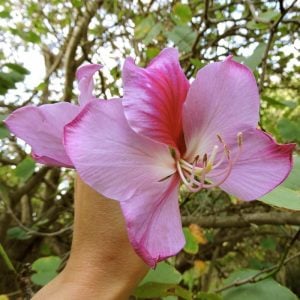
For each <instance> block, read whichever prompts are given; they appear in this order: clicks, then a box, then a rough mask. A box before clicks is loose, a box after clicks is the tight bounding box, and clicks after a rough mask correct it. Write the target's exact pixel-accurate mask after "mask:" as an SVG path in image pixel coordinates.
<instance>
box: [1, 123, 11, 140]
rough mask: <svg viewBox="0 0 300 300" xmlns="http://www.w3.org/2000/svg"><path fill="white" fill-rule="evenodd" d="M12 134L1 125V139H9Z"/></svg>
mask: <svg viewBox="0 0 300 300" xmlns="http://www.w3.org/2000/svg"><path fill="white" fill-rule="evenodd" d="M9 135H10V133H9V131H8V129H7V128H5V127H4V126H3V125H0V139H4V138H6V137H9Z"/></svg>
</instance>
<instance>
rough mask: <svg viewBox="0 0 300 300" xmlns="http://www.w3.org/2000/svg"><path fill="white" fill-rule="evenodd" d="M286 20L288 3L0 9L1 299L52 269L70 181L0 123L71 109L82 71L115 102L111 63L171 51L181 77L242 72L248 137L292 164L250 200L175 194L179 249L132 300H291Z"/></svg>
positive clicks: (66, 223) (299, 173) (295, 58)
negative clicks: (228, 61)
mask: <svg viewBox="0 0 300 300" xmlns="http://www.w3.org/2000/svg"><path fill="white" fill-rule="evenodd" d="M299 12H300V2H299V1H290V0H275V1H274V0H273V1H264V0H205V1H197V0H186V1H164V0H151V1H150V0H148V1H147V0H139V1H137V0H135V1H127V0H124V1H116V0H111V1H109V0H102V1H101V0H90V1H83V0H65V1H60V0H47V1H45V0H39V1H37V0H26V1H19V0H0V30H1V34H0V121H1V123H0V299H1V300H6V299H30V295H31V294H32V293H33V292H35V291H37V290H38V289H40V288H41V287H42V286H43V285H45V284H46V283H47V282H49V281H50V280H51V279H52V278H53V277H54V276H55V275H56V274H57V273H58V272H59V271H60V270H61V269H62V268H63V267H64V264H65V262H66V260H67V259H68V255H69V251H70V243H71V238H72V223H73V179H74V171H73V170H70V169H65V168H52V167H48V166H44V165H40V164H37V163H35V161H34V160H33V159H32V158H31V156H30V147H29V146H28V145H26V144H25V143H24V142H22V141H21V140H18V139H16V137H14V136H13V135H10V133H9V131H8V130H7V129H6V128H5V126H4V124H3V123H2V120H3V119H5V117H6V116H7V115H8V114H9V113H10V112H12V111H14V110H15V109H17V108H19V107H22V106H24V105H28V104H33V105H40V104H45V103H55V102H58V101H70V102H74V103H77V95H78V91H77V87H76V83H75V82H74V79H75V71H76V69H77V68H78V66H80V65H81V64H83V63H89V62H90V63H101V64H102V65H103V66H104V68H103V69H102V70H101V72H99V73H98V74H97V76H96V78H95V79H96V84H95V90H96V94H97V96H98V97H100V98H105V99H107V98H111V97H115V96H122V80H121V70H122V64H123V62H124V58H125V57H127V56H132V57H134V58H135V59H136V62H137V63H139V64H140V65H141V66H146V65H147V63H149V61H150V60H151V59H152V58H153V57H154V56H156V55H157V54H158V53H159V52H160V51H161V50H162V49H163V48H165V47H167V46H174V47H176V48H178V49H179V51H180V62H181V65H182V67H183V69H184V71H185V73H186V75H187V77H188V78H189V79H190V80H193V78H194V76H195V74H196V73H197V70H199V69H200V68H202V67H203V66H205V65H206V64H208V63H211V62H213V61H219V60H222V59H224V58H225V57H226V56H227V55H229V54H232V55H234V59H235V60H237V61H239V62H242V63H244V64H246V65H247V66H248V67H249V68H251V70H252V71H253V72H254V74H255V77H256V79H257V82H258V86H259V89H260V94H261V112H260V114H261V121H260V127H261V128H262V129H263V130H265V131H267V132H270V133H272V135H274V136H275V137H276V139H277V140H278V141H279V142H284V143H287V142H294V143H297V148H296V151H295V156H294V161H295V166H294V169H293V172H292V174H291V175H290V177H289V178H288V179H287V181H285V182H284V183H283V184H282V185H281V186H280V187H278V188H277V189H276V190H274V191H273V192H271V193H270V194H268V195H267V196H265V197H263V199H258V200H257V201H253V202H251V203H245V202H241V201H240V200H239V199H236V198H233V197H231V196H229V195H227V194H226V193H225V192H222V191H221V190H219V189H215V190H210V191H201V192H200V193H197V194H190V193H189V192H188V191H186V190H184V189H182V190H181V196H180V208H181V212H182V220H183V225H184V233H185V236H186V240H187V243H186V246H185V248H184V250H183V251H182V252H181V253H179V254H178V255H177V257H175V258H172V259H170V260H168V261H167V262H163V263H161V264H159V265H158V267H157V269H156V270H155V271H150V273H149V274H148V276H147V277H146V278H145V279H144V281H143V282H142V283H141V284H140V286H139V287H138V288H137V290H136V291H135V295H133V296H132V299H168V300H175V299H202V300H205V299H206V300H220V299H224V300H240V299H241V298H243V300H252V299H253V300H254V299H255V300H257V299H258V300H260V299H262V300H268V299H272V300H275V299H278V300H289V299H291V300H293V299H298V297H299V296H300V279H299V278H300V241H299V239H300V238H299V235H300V234H299V231H298V230H299V225H300V212H299V211H300V158H299V156H298V155H299V153H300V152H299V143H300V105H299V104H300V95H299V82H300V76H299V70H300V62H299V56H300V55H299V49H300V40H299V32H300V30H299V28H300V14H299ZM237 113H238V112H237ZM257 270H259V272H260V275H259V276H256V274H257V272H258V271H257ZM266 277H268V278H266ZM237 278H238V279H245V280H244V282H240V283H238V284H236V281H235V280H236V279H237ZM249 282H252V283H249ZM253 282H254V283H253ZM278 283H280V284H278ZM296 295H297V296H296Z"/></svg>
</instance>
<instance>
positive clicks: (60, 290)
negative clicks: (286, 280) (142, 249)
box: [33, 177, 149, 300]
mask: <svg viewBox="0 0 300 300" xmlns="http://www.w3.org/2000/svg"><path fill="white" fill-rule="evenodd" d="M148 268H149V267H148V266H147V265H146V264H145V263H144V262H143V261H142V260H141V258H140V257H138V256H137V255H136V253H135V252H134V250H133V248H132V246H131V244H130V243H129V240H128V237H127V231H126V228H125V222H124V219H123V216H122V212H121V209H120V206H119V203H118V202H117V201H113V200H109V199H106V198H105V197H104V196H102V195H100V194H98V193H96V192H95V191H94V190H93V189H92V188H90V187H89V186H88V185H86V184H85V183H84V182H83V181H82V180H81V179H80V178H79V177H78V178H77V180H76V185H75V218H74V234H73V242H72V248H71V254H70V258H69V261H68V263H67V265H66V267H65V269H64V270H63V271H62V272H61V273H60V274H59V275H58V276H57V277H56V278H55V279H54V280H53V281H51V282H50V283H49V284H48V285H46V286H45V287H44V288H43V289H41V290H40V291H39V292H38V293H37V294H36V295H35V296H34V297H33V300H40V299H42V300H47V299H55V300H60V299H67V300H76V299H101V300H116V299H118V300H120V299H124V300H125V299H128V297H129V295H130V293H131V292H132V290H133V289H134V288H135V286H136V285H137V284H138V282H139V281H140V280H141V279H142V278H143V277H144V276H145V274H146V273H147V271H148Z"/></svg>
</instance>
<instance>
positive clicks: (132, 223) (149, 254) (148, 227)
mask: <svg viewBox="0 0 300 300" xmlns="http://www.w3.org/2000/svg"><path fill="white" fill-rule="evenodd" d="M178 187H179V179H178V177H177V175H174V176H171V177H170V178H168V179H166V180H164V181H162V182H157V183H154V184H153V185H152V186H151V187H150V188H148V189H145V188H144V189H143V190H141V192H140V193H137V194H136V195H135V196H134V197H133V198H131V199H129V200H127V201H124V202H122V203H121V207H122V210H123V214H124V216H125V220H126V224H127V230H128V235H129V239H130V242H131V244H132V245H133V247H134V249H135V251H136V252H137V254H138V255H140V256H141V257H142V258H143V260H144V261H145V262H146V263H147V264H148V265H149V266H150V267H155V265H156V263H157V262H159V261H161V260H164V259H166V258H168V257H170V256H173V255H176V254H177V253H178V252H179V251H180V250H181V249H182V248H183V246H184V244H185V238H184V236H183V233H182V225H181V218H180V211H179V205H178Z"/></svg>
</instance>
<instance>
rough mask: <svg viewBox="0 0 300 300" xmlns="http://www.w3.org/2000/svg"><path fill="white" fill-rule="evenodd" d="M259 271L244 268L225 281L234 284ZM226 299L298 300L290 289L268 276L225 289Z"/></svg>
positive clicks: (224, 297) (227, 283)
mask: <svg viewBox="0 0 300 300" xmlns="http://www.w3.org/2000/svg"><path fill="white" fill-rule="evenodd" d="M257 272H259V271H258V270H251V269H244V270H239V271H236V272H234V273H232V274H231V275H230V276H229V278H228V279H226V280H225V281H224V284H225V285H229V284H232V283H233V282H235V281H236V280H243V279H247V278H249V277H251V276H253V275H255V274H257ZM222 295H223V299H224V300H241V299H243V300H260V299H262V300H277V299H278V300H297V299H298V298H297V296H296V295H295V294H293V293H292V292H291V291H290V290H289V289H287V288H286V287H284V286H282V285H280V284H279V283H278V282H277V281H275V280H274V279H273V278H267V279H264V280H262V281H259V282H257V283H248V284H244V285H241V286H237V287H232V288H230V289H228V290H225V291H224V292H223V293H222Z"/></svg>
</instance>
